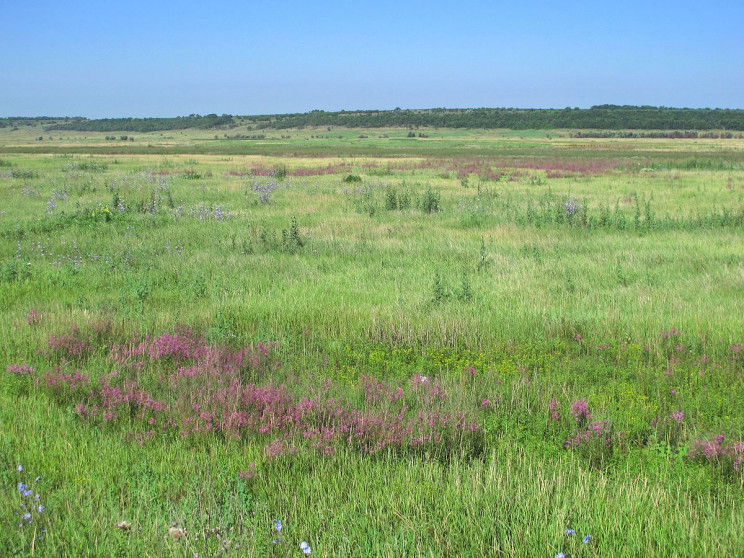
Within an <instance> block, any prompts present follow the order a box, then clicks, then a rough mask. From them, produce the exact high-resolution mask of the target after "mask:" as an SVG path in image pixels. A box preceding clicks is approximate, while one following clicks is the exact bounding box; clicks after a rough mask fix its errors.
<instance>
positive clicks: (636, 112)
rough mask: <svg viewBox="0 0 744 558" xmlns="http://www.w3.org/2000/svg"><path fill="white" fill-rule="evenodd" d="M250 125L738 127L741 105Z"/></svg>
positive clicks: (396, 114) (362, 115) (742, 125)
mask: <svg viewBox="0 0 744 558" xmlns="http://www.w3.org/2000/svg"><path fill="white" fill-rule="evenodd" d="M244 120H249V121H250V122H251V124H253V125H254V127H255V128H274V129H284V128H302V127H307V126H342V127H348V128H357V127H358V128H376V127H411V128H415V127H441V128H507V129H512V130H535V129H536V130H551V129H557V128H569V129H570V128H574V129H590V130H591V129H594V130H623V129H625V130H736V131H739V130H744V110H738V109H737V110H735V109H686V108H682V109H677V108H665V107H634V106H616V105H600V106H594V107H591V108H589V109H578V108H565V109H515V108H478V109H444V108H436V109H425V110H392V111H354V112H348V111H340V112H324V111H312V112H308V113H304V114H284V115H269V116H254V117H244Z"/></svg>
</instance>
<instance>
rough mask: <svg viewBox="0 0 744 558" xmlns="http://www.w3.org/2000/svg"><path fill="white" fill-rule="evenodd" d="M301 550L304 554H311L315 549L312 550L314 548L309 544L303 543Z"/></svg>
mask: <svg viewBox="0 0 744 558" xmlns="http://www.w3.org/2000/svg"><path fill="white" fill-rule="evenodd" d="M300 550H301V551H302V552H303V553H305V554H310V553H311V552H312V551H313V549H312V548H310V545H309V544H307V543H306V542H305V541H302V542H301V543H300Z"/></svg>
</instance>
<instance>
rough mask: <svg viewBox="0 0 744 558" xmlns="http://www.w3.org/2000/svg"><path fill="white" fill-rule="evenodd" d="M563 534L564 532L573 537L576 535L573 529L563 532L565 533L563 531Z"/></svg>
mask: <svg viewBox="0 0 744 558" xmlns="http://www.w3.org/2000/svg"><path fill="white" fill-rule="evenodd" d="M563 532H564V533H565V534H566V535H575V534H576V531H574V530H573V529H566V530H565V531H563Z"/></svg>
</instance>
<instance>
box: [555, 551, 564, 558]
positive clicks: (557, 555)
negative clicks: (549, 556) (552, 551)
mask: <svg viewBox="0 0 744 558" xmlns="http://www.w3.org/2000/svg"><path fill="white" fill-rule="evenodd" d="M554 558H566V555H565V554H563V552H559V553H558V554H556V555H555V557H554Z"/></svg>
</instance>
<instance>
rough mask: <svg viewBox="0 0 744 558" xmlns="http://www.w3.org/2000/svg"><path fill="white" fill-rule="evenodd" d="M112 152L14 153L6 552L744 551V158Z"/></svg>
mask: <svg viewBox="0 0 744 558" xmlns="http://www.w3.org/2000/svg"><path fill="white" fill-rule="evenodd" d="M239 134H242V135H243V136H244V138H238V137H237V136H238V135H239ZM259 134H260V135H261V136H262V137H257V136H258V135H259ZM121 135H124V133H122V134H117V136H116V139H114V140H111V139H106V137H105V136H106V134H96V133H90V132H88V133H81V132H63V133H61V135H59V136H52V137H51V138H50V137H49V136H48V134H47V133H46V132H44V131H43V130H41V129H40V128H39V129H35V128H23V127H21V128H19V129H18V130H10V129H7V128H6V129H0V200H2V202H1V203H0V313H1V314H2V320H0V337H1V338H2V342H1V343H0V487H1V488H2V491H0V549H3V550H2V552H0V554H2V555H3V556H6V555H7V556H37V555H38V556H183V557H194V556H197V555H198V556H199V557H202V558H203V557H204V556H293V555H302V554H303V553H304V554H308V553H310V552H311V553H312V554H315V555H319V556H487V555H505V556H546V557H553V556H556V555H558V554H559V553H563V554H564V555H565V556H574V557H577V556H599V555H603V556H638V555H645V556H692V555H708V556H709V555H721V556H724V555H725V556H735V555H741V553H742V552H744V551H743V550H742V549H744V513H743V512H744V327H743V326H744V320H743V318H742V317H743V316H744V140H741V139H726V140H714V139H698V140H683V139H675V140H672V139H574V138H571V137H570V135H569V133H568V132H566V131H553V132H530V131H526V132H516V131H478V130H438V129H421V130H415V131H414V137H409V136H411V130H407V129H390V130H387V129H386V130H369V131H360V130H352V129H347V130H344V129H341V130H338V129H332V130H329V129H326V128H322V129H303V130H285V131H265V132H258V131H250V130H247V129H245V130H241V129H236V130H230V131H227V132H223V131H219V132H215V131H212V130H206V131H205V130H185V131H183V132H181V131H178V132H168V133H162V134H161V133H148V134H139V135H135V137H134V138H133V139H131V138H127V139H126V140H122V139H121V137H120V136H121ZM251 135H253V136H256V137H255V138H254V139H247V138H249V137H250V136H251ZM39 137H42V138H43V139H42V140H39ZM277 520H278V521H280V522H281V523H277ZM301 545H302V546H301Z"/></svg>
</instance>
